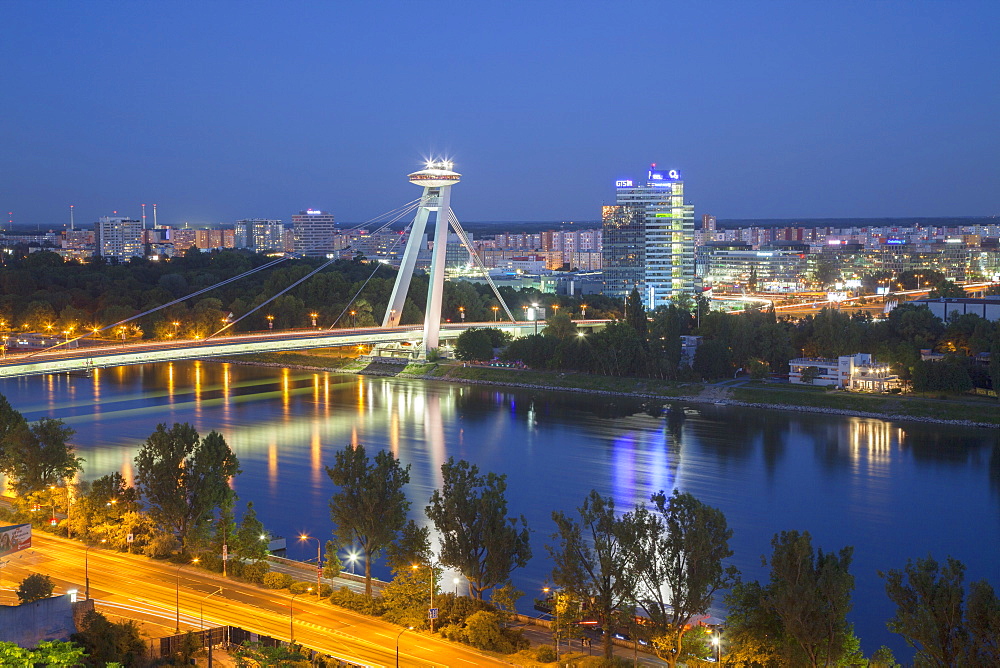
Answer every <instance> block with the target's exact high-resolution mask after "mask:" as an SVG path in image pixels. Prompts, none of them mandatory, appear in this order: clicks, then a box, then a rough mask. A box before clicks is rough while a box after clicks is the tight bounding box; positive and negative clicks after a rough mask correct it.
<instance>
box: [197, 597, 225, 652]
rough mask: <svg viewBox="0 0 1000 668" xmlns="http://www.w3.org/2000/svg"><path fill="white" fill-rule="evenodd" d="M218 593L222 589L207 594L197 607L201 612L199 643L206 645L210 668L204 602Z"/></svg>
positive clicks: (209, 647) (210, 640) (209, 639)
mask: <svg viewBox="0 0 1000 668" xmlns="http://www.w3.org/2000/svg"><path fill="white" fill-rule="evenodd" d="M220 592H222V587H219V588H218V589H216V590H215V591H213V592H212V593H211V594H209V595H208V596H206V597H205V598H203V599H201V604H200V605H199V606H198V608H199V610H200V611H201V613H200V616H201V641H202V642H203V643H205V644H207V645H208V665H209V667H210V668H211V665H212V639H211V638H208V639H207V642H206V638H205V601H207V600H208V599H210V598H212V597H213V596H215V595H216V594H218V593H220Z"/></svg>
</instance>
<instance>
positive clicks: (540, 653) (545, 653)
mask: <svg viewBox="0 0 1000 668" xmlns="http://www.w3.org/2000/svg"><path fill="white" fill-rule="evenodd" d="M535 658H536V659H538V662H539V663H552V662H553V661H555V660H556V650H555V648H554V647H552V645H541V646H540V647H539V648H538V649H537V650H536V651H535Z"/></svg>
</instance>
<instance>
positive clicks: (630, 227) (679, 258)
mask: <svg viewBox="0 0 1000 668" xmlns="http://www.w3.org/2000/svg"><path fill="white" fill-rule="evenodd" d="M602 221H603V231H604V235H603V236H604V260H603V262H604V271H605V274H606V280H605V283H606V285H607V290H606V293H607V294H610V295H614V296H619V297H622V296H627V295H628V293H629V292H631V290H632V289H633V288H638V289H639V293H640V294H641V295H642V300H643V303H644V304H645V306H646V308H647V309H655V308H656V307H658V306H665V305H667V304H669V303H670V300H671V299H672V298H673V297H676V296H678V295H681V294H688V295H691V294H693V293H694V291H695V265H694V207H693V206H691V205H689V204H685V203H684V181H683V180H682V179H681V175H680V172H678V171H677V170H675V169H671V170H657V169H656V165H653V166H651V167H650V169H649V171H648V172H647V178H646V182H645V185H643V184H641V183H640V182H638V181H635V180H633V179H622V180H618V181H616V182H615V206H613V207H604V210H603V215H602Z"/></svg>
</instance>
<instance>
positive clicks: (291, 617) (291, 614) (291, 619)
mask: <svg viewBox="0 0 1000 668" xmlns="http://www.w3.org/2000/svg"><path fill="white" fill-rule="evenodd" d="M312 590H313V588H312V587H309V589H306V592H310V591H312ZM302 593H304V592H301V591H300V592H299V593H298V594H292V600H291V601H289V603H288V644H290V645H295V608H294V607H292V606H294V605H295V597H296V596H298V595H299V594H302Z"/></svg>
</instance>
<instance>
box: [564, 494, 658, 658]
mask: <svg viewBox="0 0 1000 668" xmlns="http://www.w3.org/2000/svg"><path fill="white" fill-rule="evenodd" d="M579 513H580V521H579V522H577V521H576V520H573V519H571V518H569V517H567V516H566V515H564V514H563V513H562V512H559V511H555V512H553V513H552V519H553V521H555V523H556V527H557V532H556V533H555V534H554V535H553V538H555V539H556V540H558V544H557V545H556V546H555V547H549V548H548V549H549V552H550V554H551V555H552V558H553V561H554V562H555V566H554V567H553V569H552V579H553V580H554V581H555V583H556V584H557V585H559V586H561V587H562V588H563V589H565V590H566V591H567V592H569V593H570V595H572V596H573V597H574V598H576V599H579V600H582V601H590V612H591V613H592V614H593V615H594V616H595V617H596V618H597V621H598V623H599V624H600V625H601V627H602V628H603V629H604V658H605V659H608V660H610V659H611V653H612V645H611V638H612V637H613V635H614V633H615V629H616V628H617V627H618V626H619V623H618V619H619V616H620V614H621V613H623V612H624V613H627V614H629V615H631V614H632V612H633V606H634V605H635V599H636V586H637V584H638V577H639V576H638V569H637V567H636V566H637V564H636V559H637V557H638V556H639V555H640V554H641V551H640V549H639V546H640V544H641V541H642V538H643V533H642V532H643V530H644V529H645V524H644V523H643V522H640V521H638V518H637V516H636V514H635V513H626V514H625V515H623V516H622V517H620V518H619V517H617V516H616V515H615V502H614V500H613V499H611V498H610V497H608V498H604V497H602V496H601V495H600V494H598V493H597V490H592V491H591V492H590V495H589V496H588V497H587V499H586V500H585V501H584V502H583V505H582V506H580V508H579Z"/></svg>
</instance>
